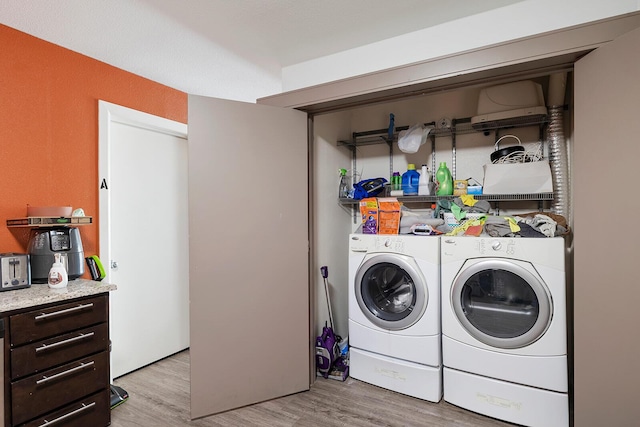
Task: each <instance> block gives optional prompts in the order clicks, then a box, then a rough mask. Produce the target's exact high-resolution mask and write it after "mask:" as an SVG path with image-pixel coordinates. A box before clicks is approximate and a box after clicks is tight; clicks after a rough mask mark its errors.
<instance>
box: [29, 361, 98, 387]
mask: <svg viewBox="0 0 640 427" xmlns="http://www.w3.org/2000/svg"><path fill="white" fill-rule="evenodd" d="M93 365H95V362H94V361H93V360H92V361H91V362H89V363H80V365H79V366H76V367H75V368H71V369H67V370H66V371H62V372H58V373H57V374H55V375H51V376H50V377H47V376H46V375H43V376H42V379H39V380H38V381H36V384H38V385H40V384H44V383H46V382H49V381H53V380H55V379H58V378H60V377H64V376H67V375H70V374H73V373H74V372H78V371H81V370H83V369H86V368H89V367H91V366H93Z"/></svg>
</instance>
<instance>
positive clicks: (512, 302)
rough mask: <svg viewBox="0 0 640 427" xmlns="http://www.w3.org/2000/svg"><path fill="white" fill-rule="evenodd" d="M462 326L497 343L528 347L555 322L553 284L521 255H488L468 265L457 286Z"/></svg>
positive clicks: (456, 301) (454, 298)
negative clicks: (520, 259)
mask: <svg viewBox="0 0 640 427" xmlns="http://www.w3.org/2000/svg"><path fill="white" fill-rule="evenodd" d="M451 304H452V307H453V310H454V313H455V315H456V317H457V319H458V321H460V323H461V324H462V326H463V327H464V328H465V329H466V330H467V332H469V334H471V335H472V336H473V337H474V338H475V339H477V340H478V341H480V342H482V343H484V344H487V345H489V346H492V347H496V348H504V349H513V348H521V347H525V346H527V345H529V344H531V343H533V342H535V341H537V340H538V339H539V338H540V337H541V336H542V335H544V333H545V332H546V330H547V329H548V327H549V324H550V323H551V317H552V313H553V307H552V300H551V297H550V294H549V291H548V289H547V287H546V286H545V285H544V283H542V281H541V280H540V279H538V278H537V277H536V276H535V275H534V274H533V273H531V271H529V270H527V269H526V268H525V267H524V264H523V263H520V262H518V261H507V260H503V259H487V260H482V261H479V262H476V263H474V264H472V265H470V266H469V267H466V268H465V267H463V268H462V270H461V271H460V273H459V274H458V276H457V277H456V279H455V280H454V283H453V286H452V289H451Z"/></svg>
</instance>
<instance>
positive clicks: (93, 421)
mask: <svg viewBox="0 0 640 427" xmlns="http://www.w3.org/2000/svg"><path fill="white" fill-rule="evenodd" d="M110 405H111V403H110V394H109V391H108V390H104V391H101V392H99V393H96V394H93V395H91V396H88V397H86V398H84V399H82V400H80V401H78V402H75V403H73V404H72V405H68V406H65V407H64V408H62V409H60V410H57V411H55V412H50V413H48V414H46V415H45V416H42V417H40V418H36V419H35V420H33V421H30V422H28V423H26V424H21V425H20V427H47V426H51V427H54V426H55V427H87V426H91V427H105V426H108V425H109V424H110V423H111V408H110Z"/></svg>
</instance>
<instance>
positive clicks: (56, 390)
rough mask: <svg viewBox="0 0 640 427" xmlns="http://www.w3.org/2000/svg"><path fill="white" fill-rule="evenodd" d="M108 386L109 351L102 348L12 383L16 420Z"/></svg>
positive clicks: (45, 411) (13, 412) (26, 418)
mask: <svg viewBox="0 0 640 427" xmlns="http://www.w3.org/2000/svg"><path fill="white" fill-rule="evenodd" d="M108 388H109V353H108V352H106V351H105V352H102V353H98V354H95V355H93V356H90V357H85V358H83V359H80V360H76V361H74V362H71V363H67V364H65V365H62V366H59V367H57V368H54V369H49V370H48V371H44V372H42V373H39V374H36V375H32V376H30V377H27V378H24V379H21V380H19V381H16V382H13V383H12V384H11V396H12V405H11V408H12V420H13V424H20V423H23V422H25V421H29V420H30V419H32V418H34V417H36V416H38V415H39V414H44V413H47V412H49V411H53V410H57V409H58V408H60V407H62V406H66V405H68V404H69V403H71V402H74V401H76V400H78V399H81V398H83V397H84V396H87V395H89V394H92V393H95V392H97V391H99V390H103V389H104V390H108Z"/></svg>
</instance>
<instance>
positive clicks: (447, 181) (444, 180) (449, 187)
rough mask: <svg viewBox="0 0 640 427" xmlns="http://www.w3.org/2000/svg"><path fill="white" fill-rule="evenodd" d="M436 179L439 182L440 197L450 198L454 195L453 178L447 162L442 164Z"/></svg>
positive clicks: (438, 193) (438, 192)
mask: <svg viewBox="0 0 640 427" xmlns="http://www.w3.org/2000/svg"><path fill="white" fill-rule="evenodd" d="M436 179H437V180H438V191H437V193H436V194H437V195H438V196H450V195H452V194H453V178H452V177H451V171H449V168H448V167H447V163H446V162H440V167H438V171H437V172H436Z"/></svg>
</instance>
